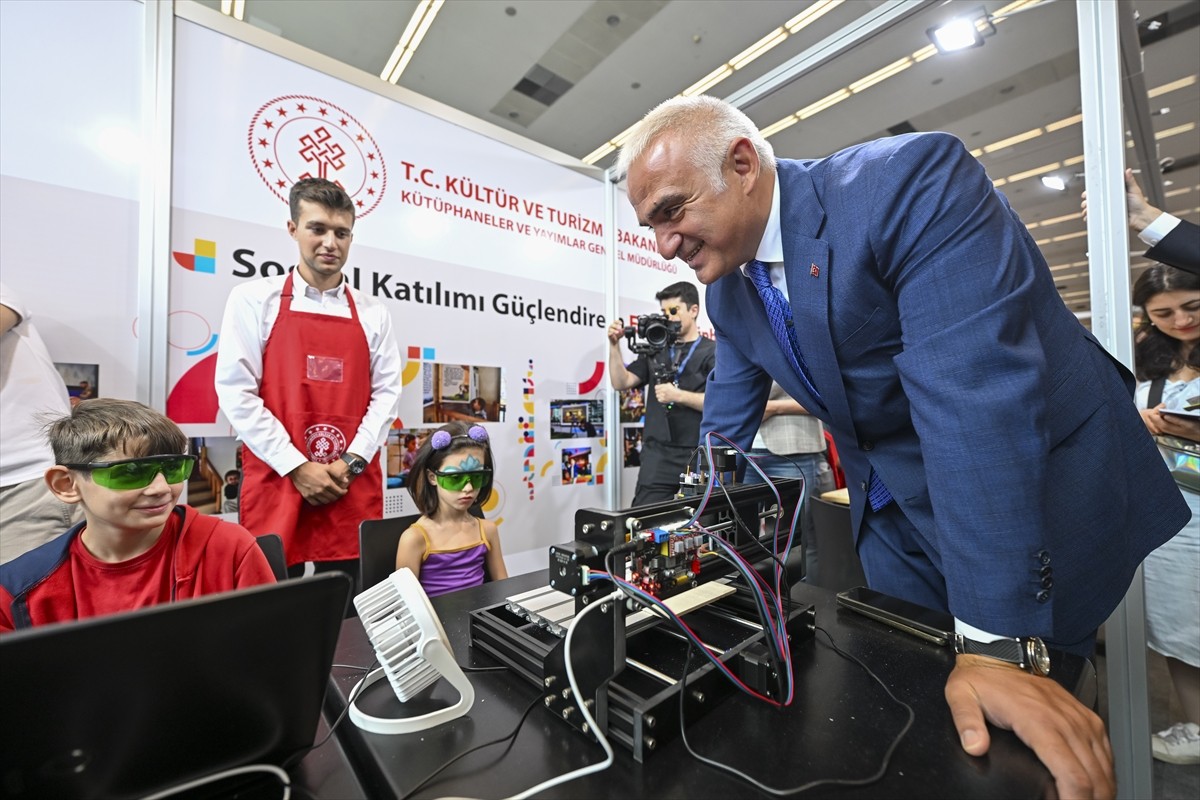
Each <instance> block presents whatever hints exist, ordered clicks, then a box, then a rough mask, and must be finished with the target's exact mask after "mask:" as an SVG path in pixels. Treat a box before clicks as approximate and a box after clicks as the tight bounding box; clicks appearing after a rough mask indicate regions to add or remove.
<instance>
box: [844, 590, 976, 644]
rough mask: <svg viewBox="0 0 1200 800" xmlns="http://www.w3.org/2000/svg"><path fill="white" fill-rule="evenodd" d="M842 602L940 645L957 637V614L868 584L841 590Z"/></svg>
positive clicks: (910, 633)
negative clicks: (938, 609)
mask: <svg viewBox="0 0 1200 800" xmlns="http://www.w3.org/2000/svg"><path fill="white" fill-rule="evenodd" d="M837 602H838V605H839V606H842V607H844V608H848V609H850V610H851V611H854V612H856V613H859V614H862V615H864V616H867V617H870V618H871V619H874V620H877V621H879V622H882V623H884V624H885V625H890V626H891V627H893V628H895V629H896V630H898V631H903V632H904V633H907V634H909V635H911V636H916V637H917V638H918V639H923V640H925V641H927V642H931V643H933V644H936V645H938V646H940V647H946V646H947V645H949V644H951V643H952V642H953V641H954V617H953V616H951V615H950V614H947V613H946V612H944V611H934V610H933V609H932V608H926V607H925V606H920V605H917V604H916V603H910V602H908V601H907V600H901V599H900V598H899V597H892V596H891V595H888V594H884V593H883V592H876V591H874V590H873V589H868V588H867V587H865V586H858V587H856V588H854V589H848V590H846V591H844V592H839V593H838V596H837Z"/></svg>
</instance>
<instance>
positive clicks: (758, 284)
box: [746, 261, 892, 511]
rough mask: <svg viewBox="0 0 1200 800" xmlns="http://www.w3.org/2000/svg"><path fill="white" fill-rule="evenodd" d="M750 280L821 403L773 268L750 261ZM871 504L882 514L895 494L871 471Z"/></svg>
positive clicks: (790, 357)
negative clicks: (776, 284)
mask: <svg viewBox="0 0 1200 800" xmlns="http://www.w3.org/2000/svg"><path fill="white" fill-rule="evenodd" d="M746 277H748V278H749V279H750V282H751V283H752V284H754V288H755V289H756V290H757V291H758V296H759V298H760V299H761V300H762V303H763V308H764V309H766V312H767V321H768V322H769V323H770V324H771V332H772V333H773V334H775V341H776V342H778V343H779V347H780V348H781V349H782V350H783V354H784V355H785V356H787V360H788V363H790V364H791V365H792V369H794V370H796V373H797V374H798V375H799V376H800V378H801V380H803V381H804V385H805V387H806V388H807V389H808V390H809V391H810V392H811V393H812V396H813V397H815V398H816V399H817V402H821V394H820V393H819V392H818V391H817V387H816V386H815V385H813V382H812V376H810V375H809V374H808V366H807V365H806V364H805V363H804V356H803V355H801V353H800V344H799V342H798V341H797V340H796V326H795V323H794V322H793V320H792V308H791V305H789V304H788V301H787V300H786V299H785V298H784V296H783V292H781V291H779V290H778V289H776V288H775V287H774V286H773V285H772V284H771V270H770V267H768V266H767V265H766V264H765V263H763V262H762V261H749V262H747V263H746ZM823 406H824V404H823V403H822V407H823ZM867 500H868V501H869V502H870V503H871V509H872V510H873V511H878V510H879V509H881V508H883V507H884V506H886V505H887V504H888V503H890V502H892V493H891V492H889V491H888V488H887V487H886V486H884V485H883V481H882V480H881V479H880V478H879V475H877V474H876V473H875V470H874V469H872V470H871V483H870V485H869V486H868V487H867Z"/></svg>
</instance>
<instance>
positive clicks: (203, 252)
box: [171, 239, 217, 275]
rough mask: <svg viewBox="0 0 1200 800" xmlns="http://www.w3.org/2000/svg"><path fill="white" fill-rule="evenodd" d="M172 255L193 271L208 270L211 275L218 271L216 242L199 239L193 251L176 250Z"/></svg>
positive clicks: (181, 264) (179, 263)
mask: <svg viewBox="0 0 1200 800" xmlns="http://www.w3.org/2000/svg"><path fill="white" fill-rule="evenodd" d="M171 255H173V256H174V257H175V263H176V264H178V265H179V266H181V267H183V268H184V269H190V270H191V271H192V272H207V273H208V274H210V275H211V274H213V273H215V272H216V271H217V243H216V242H210V241H208V240H207V239H197V240H196V244H195V247H194V250H193V252H191V253H180V252H174V253H172V254H171Z"/></svg>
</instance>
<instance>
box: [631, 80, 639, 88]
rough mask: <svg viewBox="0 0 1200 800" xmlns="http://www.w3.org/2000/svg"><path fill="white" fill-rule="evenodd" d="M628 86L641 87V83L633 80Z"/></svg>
mask: <svg viewBox="0 0 1200 800" xmlns="http://www.w3.org/2000/svg"><path fill="white" fill-rule="evenodd" d="M629 88H630V89H640V88H642V85H641V84H640V83H638V82H637V81H634V82H633V83H631V84H629Z"/></svg>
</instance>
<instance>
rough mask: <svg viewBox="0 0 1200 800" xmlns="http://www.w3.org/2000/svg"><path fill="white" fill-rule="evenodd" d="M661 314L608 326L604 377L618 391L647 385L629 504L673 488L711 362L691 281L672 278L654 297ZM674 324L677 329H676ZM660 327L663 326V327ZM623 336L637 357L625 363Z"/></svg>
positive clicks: (695, 437) (686, 456) (690, 445)
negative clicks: (633, 323) (638, 456)
mask: <svg viewBox="0 0 1200 800" xmlns="http://www.w3.org/2000/svg"><path fill="white" fill-rule="evenodd" d="M654 299H656V300H658V302H659V305H660V306H661V308H662V316H659V315H648V316H646V317H642V318H640V319H639V323H640V324H639V325H638V326H637V327H638V328H641V329H642V330H641V331H640V335H641V336H643V337H644V338H645V339H646V341H645V342H644V343H643V342H636V343H635V338H636V335H637V334H638V333H639V332H637V331H636V329H634V328H626V327H625V324H624V322H623V321H622V320H619V319H618V320H615V321H613V323H612V324H611V325H609V326H608V342H609V351H608V376H609V380H610V381H611V382H612V386H613V388H614V389H616V390H618V391H623V390H625V389H634V388H636V387H638V386H643V385H645V384H651V385H652V386H653V390H652V391H649V392H647V393H646V394H647V397H646V426H645V430H644V431H643V434H642V435H643V440H642V453H641V461H642V466H641V468H640V470H639V472H638V482H637V490H636V491H635V492H634V495H633V505H635V506H639V505H646V504H647V503H657V502H659V501H662V500H669V499H671V498H672V497H674V496H675V493H676V492H678V491H679V475H680V473H681V472H683V471H685V470H686V469H687V465H688V461H689V460H690V459H691V457H692V453H693V452H694V451H695V449H696V442H697V441H699V439H700V418H701V415H702V412H703V411H704V383H705V381H706V380H707V379H708V373H709V372H710V371H711V370H712V368H713V365H714V363H715V362H716V358H717V355H716V349H717V348H716V345H715V344H714V343H713V341H712V340H711V339H707V338H705V337H703V336H701V335H700V332H699V331H698V330H697V329H696V317H697V316H699V314H700V293H699V292H698V291H697V290H696V286H695V284H692V283H688V282H686V281H681V282H679V283H673V284H671V285H670V286H668V287H667V288H665V289H663V290H662V291H661V292H659V293H658V294H656V295H655V296H654ZM676 326H678V328H676ZM664 329H665V330H664ZM622 338H628V339H629V344H630V347H631V349H633V350H634V352H635V353H637V354H638V357H637V358H636V359H635V360H634V361H633V362H632V363H630V364H629V365H628V366H627V365H626V364H625V360H624V358H623V357H622V355H621V339H622Z"/></svg>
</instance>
